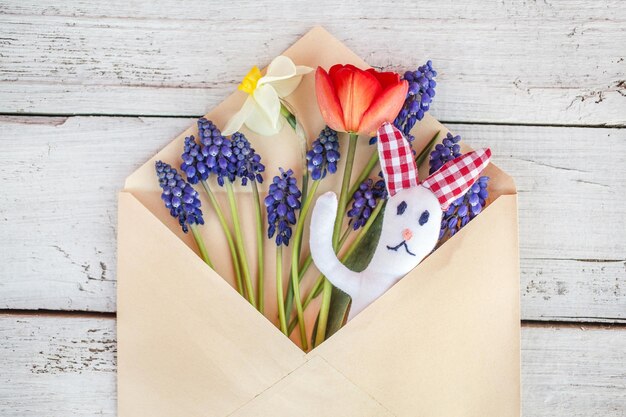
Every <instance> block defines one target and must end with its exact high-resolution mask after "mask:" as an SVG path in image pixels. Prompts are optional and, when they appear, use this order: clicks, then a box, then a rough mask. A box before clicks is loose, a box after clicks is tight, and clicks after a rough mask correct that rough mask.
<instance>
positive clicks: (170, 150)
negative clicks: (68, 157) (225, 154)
mask: <svg viewBox="0 0 626 417" xmlns="http://www.w3.org/2000/svg"><path fill="white" fill-rule="evenodd" d="M285 54H286V55H288V56H290V57H291V58H292V59H293V60H294V61H295V62H296V63H297V64H299V65H308V66H311V67H316V66H317V65H322V66H324V67H326V68H328V67H329V66H330V65H332V64H334V63H353V64H355V65H357V66H360V67H366V64H365V63H364V62H363V61H362V60H361V59H359V58H358V57H357V56H355V55H354V54H353V53H352V52H351V51H350V50H348V49H347V48H346V47H345V46H344V45H342V44H341V43H340V42H339V41H337V40H336V39H334V38H333V37H332V36H330V35H329V34H328V33H327V32H325V31H324V30H323V29H321V28H314V29H313V30H311V31H310V32H309V33H308V34H306V35H305V36H304V37H303V38H302V39H300V40H299V41H298V42H297V43H295V44H294V45H293V46H292V47H291V48H289V49H288V50H287V51H286V52H285ZM250 64H251V65H254V64H255V63H254V62H251V63H250ZM240 75H243V74H240ZM235 76H236V74H233V77H235ZM244 98H245V94H244V93H241V92H236V93H234V94H233V95H232V96H230V97H228V98H227V99H226V100H225V101H224V102H223V103H222V104H220V105H219V106H218V107H217V108H216V109H215V110H214V111H212V112H210V113H209V114H208V115H207V117H208V118H210V119H212V120H213V121H215V122H216V123H217V124H218V126H223V125H224V122H225V121H226V120H227V119H228V117H229V116H230V115H232V114H233V112H234V111H236V110H237V108H238V107H239V106H240V105H241V103H242V101H243V100H244ZM288 101H289V102H290V104H292V105H293V107H294V108H295V109H296V112H297V114H298V115H299V116H300V117H301V119H302V120H303V123H304V127H305V130H306V132H307V135H308V137H309V138H314V137H315V136H317V133H318V132H319V131H320V130H321V129H322V128H323V126H324V122H323V121H322V118H321V116H320V114H319V111H318V109H317V104H316V101H315V95H314V77H313V75H309V76H306V77H305V78H304V80H303V82H302V84H301V85H300V87H299V88H298V90H296V92H295V93H294V94H292V95H291V96H290V97H288ZM438 130H442V132H443V133H444V134H445V133H446V132H447V130H446V129H445V127H443V126H442V125H441V124H439V123H438V122H437V121H436V120H434V119H433V118H432V117H430V116H428V117H426V118H425V119H424V120H423V121H422V122H421V123H419V124H418V125H417V126H416V128H415V129H414V133H415V135H416V141H415V148H416V149H421V148H422V147H424V146H425V144H426V143H427V142H428V140H429V139H430V138H431V137H432V136H433V134H434V133H435V132H437V131H438ZM244 132H245V133H246V135H247V136H248V138H249V139H250V140H251V142H252V143H253V146H254V147H255V148H256V149H257V151H258V152H259V153H260V154H261V155H262V157H263V161H264V163H265V164H266V166H267V171H266V175H265V178H266V180H265V183H264V184H263V190H265V189H266V186H267V184H268V183H270V182H271V177H272V176H273V175H276V174H277V172H278V167H279V166H283V167H285V168H293V169H294V171H296V175H297V177H299V175H300V172H299V169H300V168H299V167H300V146H299V143H298V140H297V138H296V136H295V135H294V134H293V132H291V131H290V128H289V127H288V126H287V127H285V128H284V129H283V131H282V132H281V134H280V135H277V136H275V137H271V138H261V137H258V136H256V135H254V134H252V133H250V132H248V131H246V130H244ZM190 134H194V135H195V134H197V129H196V127H195V126H192V127H190V128H189V129H188V130H187V131H185V132H184V133H183V134H181V135H180V136H179V137H178V138H176V139H175V140H174V141H173V142H172V143H171V144H169V145H168V146H167V147H165V148H164V149H163V150H162V151H161V152H159V153H158V154H157V155H156V156H154V157H153V158H152V159H151V160H149V161H148V162H147V163H146V164H145V165H144V166H142V167H141V168H139V169H138V170H137V171H136V172H135V173H133V174H132V175H130V176H129V177H128V179H127V181H126V184H125V189H124V191H123V192H121V193H120V197H119V232H118V316H117V318H118V398H119V415H120V417H135V416H151V417H159V416H186V417H195V416H202V417H209V416H220V417H222V416H237V417H240V416H272V417H277V416H294V415H298V416H316V417H319V416H342V417H346V416H354V417H363V416H398V417H399V416H425V417H451V416H454V417H463V416H475V417H514V416H519V413H520V410H519V409H520V385H519V381H520V363H519V361H520V339H519V331H520V317H519V265H518V264H519V257H518V241H517V199H516V195H515V186H514V184H513V181H512V180H511V178H510V177H508V176H507V175H506V174H505V173H503V172H502V171H501V170H499V169H498V168H497V167H496V166H494V165H493V164H491V165H490V166H489V167H488V168H487V169H486V172H485V174H486V175H489V176H490V177H491V180H490V190H489V191H490V200H489V205H488V207H487V208H486V209H485V210H484V211H483V212H482V213H481V214H480V215H479V216H478V217H476V218H475V219H474V220H473V221H472V222H470V223H469V224H468V225H467V226H466V227H465V228H463V229H462V230H461V231H460V232H459V233H458V234H457V235H455V236H454V237H453V238H451V239H450V240H448V241H447V242H446V243H444V244H443V245H442V246H441V247H440V248H439V249H437V250H436V251H435V252H434V253H433V254H431V255H430V256H429V257H428V258H426V259H425V260H424V261H423V262H422V263H421V264H420V265H419V266H418V267H417V268H415V269H414V270H413V271H412V272H411V273H409V274H408V275H407V276H406V277H405V278H404V279H402V280H401V281H400V282H399V283H398V284H397V285H396V286H394V287H393V288H392V289H391V290H390V291H388V292H387V293H386V294H384V295H383V296H382V297H381V298H379V299H378V300H377V301H375V302H374V303H373V304H372V305H371V306H369V307H368V308H367V309H365V310H364V311H363V312H362V313H361V314H359V315H358V316H357V317H355V318H354V319H353V320H351V321H350V322H349V323H348V324H347V325H346V326H345V327H344V328H342V329H341V330H340V331H339V332H338V333H336V334H335V335H334V336H332V337H331V338H330V339H328V340H327V341H326V342H324V343H323V344H322V345H320V346H319V347H317V348H315V349H314V350H312V351H310V352H309V353H304V352H303V351H302V350H301V349H300V348H299V347H298V346H297V345H296V344H295V341H296V340H297V337H296V336H295V334H294V335H292V339H293V341H292V340H290V339H288V338H286V337H285V336H284V335H283V334H282V333H280V331H279V330H278V329H277V328H276V321H277V318H276V301H275V294H276V293H275V289H274V285H273V281H274V272H273V271H274V268H275V265H274V262H273V260H274V251H275V246H274V244H273V243H272V242H271V241H269V240H268V241H267V243H266V245H265V253H266V256H265V261H266V265H265V276H266V285H265V289H266V296H265V302H266V311H265V315H266V316H267V317H268V318H266V317H264V316H263V315H261V314H260V313H259V312H257V311H256V310H255V309H254V308H253V307H251V306H250V305H249V304H248V302H247V301H246V300H244V299H243V298H242V297H241V296H240V295H239V294H238V293H237V291H236V290H235V289H234V288H233V286H234V283H233V280H232V279H231V278H230V277H232V269H231V267H230V262H229V256H230V255H229V251H228V248H227V245H226V242H225V239H224V237H223V234H222V232H221V229H220V227H219V225H218V223H217V221H216V219H215V216H214V215H213V214H212V210H211V208H210V206H209V204H208V203H207V201H206V200H203V209H204V212H205V220H206V221H207V224H206V225H205V226H203V228H202V233H203V235H204V239H205V240H206V241H207V243H208V247H209V251H210V255H211V257H212V259H213V261H214V262H215V264H216V271H217V272H216V271H213V270H212V269H210V268H209V267H208V266H207V265H206V264H205V263H204V262H203V261H202V260H201V258H200V257H199V256H198V254H197V253H196V248H195V244H194V242H193V239H192V238H191V237H190V236H188V235H185V234H183V233H182V231H181V230H180V227H179V226H178V223H177V221H176V219H173V218H171V217H170V216H169V213H168V211H167V210H166V209H165V208H164V207H163V204H162V201H161V199H160V189H159V187H158V183H157V180H156V177H155V174H154V161H155V160H158V159H161V160H163V161H165V162H168V163H170V164H172V165H173V166H175V167H178V165H179V164H180V162H179V161H180V154H181V152H182V144H183V140H184V137H185V136H188V135H190ZM129 139H132V138H129ZM367 142H368V140H367V138H362V139H361V140H360V144H359V148H358V150H357V159H356V163H355V165H356V166H355V172H359V170H360V168H361V167H362V166H363V165H364V164H365V162H366V160H367V159H368V157H369V155H370V154H371V152H372V150H373V148H370V147H369V145H368V144H367ZM341 169H342V167H340V172H341ZM421 174H422V175H425V172H424V167H422V168H421ZM339 176H340V175H334V176H331V177H329V178H328V179H325V180H324V181H323V182H322V185H321V186H320V190H319V192H320V193H322V192H325V191H327V190H329V189H333V190H338V188H339V181H340V178H339ZM213 186H214V188H215V189H216V190H217V191H218V194H219V199H220V200H221V202H222V204H223V207H224V208H226V207H227V206H226V203H225V198H224V195H223V193H222V191H221V190H220V189H219V187H217V186H216V185H215V184H213ZM236 191H237V193H238V201H239V207H240V211H241V217H242V219H243V229H244V235H245V236H247V237H249V238H248V239H247V241H246V249H247V253H248V254H249V257H250V259H254V258H255V256H252V255H254V254H255V246H254V242H255V239H254V232H253V230H254V229H253V227H254V224H253V208H252V204H251V193H250V191H249V190H248V189H247V188H245V187H237V190H236ZM200 194H201V195H203V192H202V191H201V192H200ZM304 250H305V251H306V250H307V247H305V248H304ZM288 255H289V252H287V253H286V254H285V258H286V259H288ZM314 269H315V268H311V271H309V273H308V274H307V275H306V276H305V279H304V284H303V293H304V294H306V293H308V290H309V289H310V287H311V285H312V282H313V280H314V279H315V277H316V275H317V271H315V270H314ZM251 270H253V271H254V270H256V265H255V264H252V265H251ZM288 276H289V274H288V273H287V270H285V273H284V277H285V280H287V279H288ZM285 286H286V285H285ZM317 309H318V305H317V304H312V305H311V306H310V307H309V309H308V310H307V316H306V319H307V329H308V331H309V334H310V332H311V329H312V327H313V323H314V321H315V314H316V313H317ZM295 333H297V331H296V332H295Z"/></svg>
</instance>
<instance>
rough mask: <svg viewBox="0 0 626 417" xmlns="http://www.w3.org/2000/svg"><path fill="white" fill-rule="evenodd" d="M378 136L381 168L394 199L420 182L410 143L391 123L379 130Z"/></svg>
mask: <svg viewBox="0 0 626 417" xmlns="http://www.w3.org/2000/svg"><path fill="white" fill-rule="evenodd" d="M377 135H378V154H379V156H380V167H381V168H382V171H383V175H384V176H385V183H386V184H387V191H389V195H390V196H392V197H393V196H394V195H395V194H396V193H397V192H398V191H399V190H402V189H405V188H411V187H415V186H416V185H417V184H418V183H419V180H418V177H417V167H416V166H415V159H414V158H413V152H412V151H411V144H410V143H409V141H408V140H406V139H405V138H404V136H403V135H402V132H400V131H399V130H398V129H397V128H396V127H395V126H394V125H392V124H390V123H384V124H383V125H382V126H381V127H380V128H378V134H377Z"/></svg>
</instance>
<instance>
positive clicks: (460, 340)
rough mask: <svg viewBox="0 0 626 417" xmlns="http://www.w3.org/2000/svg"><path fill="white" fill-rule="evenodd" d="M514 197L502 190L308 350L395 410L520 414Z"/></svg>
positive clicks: (439, 413)
mask: <svg viewBox="0 0 626 417" xmlns="http://www.w3.org/2000/svg"><path fill="white" fill-rule="evenodd" d="M516 199H517V197H516V196H502V197H500V198H498V199H497V200H496V201H495V202H494V203H493V204H492V205H491V206H489V207H488V208H487V209H486V210H485V211H484V212H483V213H481V215H480V216H478V217H477V218H476V219H475V220H473V221H472V222H471V223H470V224H468V225H467V226H466V227H465V228H464V229H462V230H461V231H460V232H459V233H458V235H456V236H455V238H454V239H451V240H449V241H448V242H446V243H445V244H444V245H443V246H442V247H441V248H439V249H438V250H437V251H436V252H435V253H434V254H432V255H431V256H430V257H428V258H427V259H426V260H424V262H423V263H422V264H420V266H419V267H418V268H416V269H415V270H413V271H412V272H411V273H409V274H408V275H407V276H406V277H405V278H403V279H402V280H401V281H400V282H399V283H398V284H396V285H395V286H394V287H393V288H392V289H391V290H389V291H388V292H387V293H385V294H384V295H383V296H382V297H381V298H379V299H378V300H377V301H376V302H375V303H373V304H372V305H370V306H369V307H368V308H367V309H365V310H364V311H363V312H361V313H360V314H359V315H358V316H357V317H355V318H354V319H353V320H351V321H350V322H349V323H348V324H347V325H346V326H344V328H343V329H341V331H340V332H338V333H337V334H335V335H334V336H333V337H332V338H330V339H329V340H328V341H327V342H325V343H324V344H322V345H321V346H320V347H318V348H316V349H315V350H314V351H313V352H312V353H311V355H320V356H322V357H324V358H325V359H326V360H327V361H328V362H329V363H330V364H331V365H333V366H334V367H335V368H336V369H337V370H339V372H341V373H342V374H344V375H345V376H346V377H347V378H349V379H350V380H351V381H353V382H354V383H355V384H356V385H358V386H359V387H360V388H362V389H363V390H365V391H367V392H368V393H369V394H371V395H372V396H373V397H374V398H375V399H377V400H378V401H379V402H380V403H381V404H384V405H385V406H386V407H387V408H388V409H389V410H390V411H391V412H392V413H393V414H394V415H396V416H415V415H423V416H430V417H435V416H441V417H444V416H445V417H448V416H476V417H478V416H481V417H485V416H490V417H491V416H493V417H508V416H518V415H519V395H520V390H519V372H520V369H519V366H520V364H519V352H520V351H519V346H520V340H519V321H520V317H519V280H518V273H519V263H518V254H517V216H516V213H517V210H516V205H517V200H516ZM486 231H489V232H488V233H487V232H486Z"/></svg>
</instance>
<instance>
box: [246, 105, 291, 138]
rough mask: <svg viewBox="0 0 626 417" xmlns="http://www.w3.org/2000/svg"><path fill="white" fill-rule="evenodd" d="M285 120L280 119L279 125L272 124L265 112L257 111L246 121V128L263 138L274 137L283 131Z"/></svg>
mask: <svg viewBox="0 0 626 417" xmlns="http://www.w3.org/2000/svg"><path fill="white" fill-rule="evenodd" d="M283 125H284V121H283V118H282V117H281V118H279V119H278V122H277V124H275V125H274V124H272V123H271V122H270V120H269V119H268V118H267V116H266V115H265V113H264V112H262V111H255V112H252V114H250V116H249V117H248V119H247V120H246V127H247V128H248V129H250V130H251V131H253V132H255V133H257V134H259V135H261V136H266V137H269V136H274V135H276V134H278V133H279V132H280V131H281V130H282V129H283Z"/></svg>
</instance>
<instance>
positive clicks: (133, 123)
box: [0, 0, 626, 417]
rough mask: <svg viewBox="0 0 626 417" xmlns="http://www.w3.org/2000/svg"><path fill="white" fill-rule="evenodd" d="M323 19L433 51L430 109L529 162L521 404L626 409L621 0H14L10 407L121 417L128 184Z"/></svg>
mask: <svg viewBox="0 0 626 417" xmlns="http://www.w3.org/2000/svg"><path fill="white" fill-rule="evenodd" d="M315 24H322V25H324V26H325V27H326V28H327V29H328V30H329V31H331V32H332V33H333V34H334V35H335V36H337V37H338V38H339V39H340V40H342V41H343V42H345V43H346V44H347V45H348V46H349V47H350V48H352V49H353V50H354V51H355V52H357V53H358V54H359V55H361V56H362V57H364V58H365V59H366V60H367V61H368V62H369V63H370V64H372V65H375V66H377V67H383V68H393V69H397V70H404V69H408V68H414V67H416V66H417V65H419V64H421V63H422V61H424V60H426V59H432V60H433V61H434V64H435V66H436V68H437V70H438V71H439V73H440V75H439V77H438V81H439V86H438V89H437V97H436V101H435V104H434V106H433V109H432V113H433V115H435V116H436V117H437V118H439V119H440V120H442V121H444V122H446V123H447V124H448V125H449V126H450V127H451V129H453V130H454V131H456V132H457V133H459V134H461V135H462V136H463V137H464V139H465V140H467V141H468V142H469V143H471V144H472V145H475V146H481V145H489V146H491V147H492V148H493V150H494V154H495V162H496V163H497V164H498V165H499V166H501V167H503V168H504V169H505V170H506V171H507V172H509V173H510V174H512V175H513V176H514V177H515V180H516V182H517V185H518V190H519V197H520V227H521V230H520V234H521V236H520V237H521V240H520V245H521V247H520V251H521V260H522V275H521V283H522V287H521V288H522V291H521V294H520V296H521V299H522V317H523V320H524V322H523V328H522V336H523V342H522V374H523V381H522V382H523V415H524V416H525V417H534V416H546V417H548V416H549V417H560V416H563V417H565V416H567V417H572V416H581V417H582V416H585V417H587V416H602V417H618V416H619V417H623V416H625V415H626V130H625V129H624V127H626V61H625V60H626V3H625V2H623V1H609V0H596V1H581V0H572V1H564V0H561V1H555V0H545V1H542V0H538V1H530V0H529V1H504V0H503V1H497V2H495V1H494V2H491V1H481V0H466V1H464V2H454V3H453V2H451V1H437V2H435V1H431V2H425V1H396V2H394V1H390V0H364V1H359V2H340V3H339V2H338V3H333V2H330V1H327V0H323V1H315V2H313V1H309V2H304V1H295V0H294V1H290V2H284V3H281V2H278V1H277V0H258V1H256V2H253V3H249V2H245V1H242V0H231V1H228V2H224V3H221V2H214V1H210V2H202V1H199V0H197V1H186V2H181V1H177V0H152V1H148V0H134V1H129V0H109V1H106V2H90V1H87V0H63V1H56V2H51V1H34V0H14V1H9V0H0V190H1V191H2V193H1V194H0V309H1V310H0V415H2V416H64V417H65V416H93V415H107V416H113V415H115V367H116V360H115V350H116V341H115V309H116V308H115V268H116V266H115V235H116V192H117V191H118V190H119V189H120V188H121V186H122V181H123V179H124V178H125V177H126V175H128V174H129V173H130V172H132V171H133V170H134V169H135V168H136V167H137V166H139V165H140V164H141V163H143V162H144V160H145V159H146V158H147V157H149V156H150V155H152V154H153V153H154V152H156V151H157V150H158V149H160V148H161V147H162V146H163V145H164V144H166V143H167V142H169V141H170V140H171V138H172V137H174V136H175V135H176V134H178V133H179V132H180V131H181V130H183V129H184V128H185V127H186V126H188V125H189V124H190V123H191V122H192V119H193V118H194V117H197V116H198V115H201V114H203V113H204V112H205V111H206V110H207V109H209V108H211V107H212V106H214V105H215V104H217V103H218V102H219V101H221V100H222V99H223V98H224V97H226V96H227V95H228V94H229V92H231V91H232V90H233V89H234V88H235V86H236V84H237V83H238V81H239V78H240V77H241V76H242V75H243V74H245V73H246V71H247V70H248V69H249V67H250V66H251V65H253V64H257V65H259V66H264V65H266V64H267V63H268V62H269V60H270V59H271V58H272V57H274V56H275V55H277V54H279V53H280V52H281V51H282V50H283V49H285V48H286V47H288V46H289V45H290V44H292V43H293V42H294V41H295V40H297V39H298V38H299V37H300V36H301V35H302V34H304V33H305V32H306V31H307V30H308V29H309V28H310V27H311V26H313V25H315ZM37 310H43V311H39V312H37Z"/></svg>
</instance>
